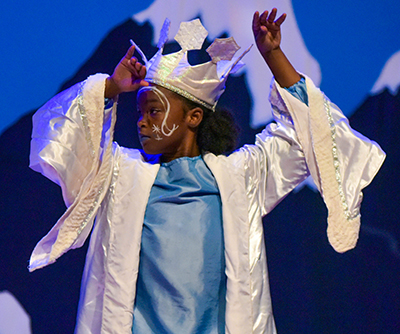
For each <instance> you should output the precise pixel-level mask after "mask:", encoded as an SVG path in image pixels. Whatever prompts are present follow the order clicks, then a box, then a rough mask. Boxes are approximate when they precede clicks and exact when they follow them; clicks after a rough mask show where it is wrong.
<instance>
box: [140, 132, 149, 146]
mask: <svg viewBox="0 0 400 334" xmlns="http://www.w3.org/2000/svg"><path fill="white" fill-rule="evenodd" d="M150 138H151V137H150V136H146V135H144V134H139V139H140V142H141V143H142V144H143V143H144V142H145V141H147V140H149V139H150Z"/></svg>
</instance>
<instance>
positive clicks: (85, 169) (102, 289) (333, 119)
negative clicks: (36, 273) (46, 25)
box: [30, 74, 384, 334]
mask: <svg viewBox="0 0 400 334" xmlns="http://www.w3.org/2000/svg"><path fill="white" fill-rule="evenodd" d="M105 78H106V76H105V75H101V74H97V75H95V76H92V77H89V78H88V79H87V80H86V81H85V82H84V83H80V84H77V85H75V86H73V87H71V88H70V89H68V90H66V91H64V92H62V93H60V94H58V95H57V96H56V97H54V98H53V99H52V100H50V101H49V102H48V103H47V104H45V105H44V106H43V107H42V108H41V109H40V110H38V112H37V113H36V114H35V116H34V120H33V121H34V129H33V135H32V144H31V165H30V166H31V168H33V169H34V170H36V171H39V172H41V173H42V174H44V175H45V176H47V177H48V178H50V179H51V180H53V181H54V182H56V183H58V184H59V185H60V186H61V187H62V192H63V197H64V200H65V203H66V205H67V207H68V208H67V210H66V212H65V214H64V215H63V216H62V217H61V218H60V220H59V221H58V222H57V224H56V225H55V226H54V227H53V229H52V230H51V231H50V232H49V233H48V234H47V235H46V236H45V237H44V238H43V239H42V240H41V241H40V242H39V243H38V245H37V246H36V248H35V250H34V252H33V254H32V257H31V262H30V270H35V269H38V268H41V267H43V266H46V265H48V264H50V263H53V262H54V261H55V260H56V259H57V258H58V257H60V256H61V255H62V254H64V253H65V252H67V251H68V250H69V249H72V248H77V247H80V246H82V245H83V243H84V241H85V240H86V238H87V236H88V235H89V233H90V231H91V230H92V227H93V231H92V235H91V239H90V246H89V250H88V254H87V259H86V265H85V271H84V275H83V280H82V289H81V299H80V305H79V312H78V319H77V327H76V333H79V334H82V333H87V334H89V333H118V334H121V333H131V327H132V314H133V305H134V300H135V292H136V291H135V288H136V279H137V274H138V265H139V252H140V244H141V232H142V224H143V218H144V213H145V209H146V205H147V200H148V197H149V194H150V190H151V187H152V185H153V183H154V180H155V177H156V175H157V172H158V169H159V164H158V163H157V162H156V161H155V162H146V161H145V160H144V158H143V156H142V155H141V153H140V151H138V150H133V149H127V148H122V147H120V146H118V145H117V144H116V143H113V142H112V139H113V129H114V123H115V117H116V103H115V104H114V106H113V107H112V108H109V109H106V110H104V80H105ZM306 84H307V94H308V98H309V107H307V106H306V105H305V104H304V103H302V102H301V101H299V100H298V99H296V98H294V97H293V96H292V95H291V94H290V93H289V92H287V91H286V90H284V89H282V88H281V87H279V85H278V84H277V83H274V84H273V86H272V89H271V95H270V100H271V103H272V106H273V110H274V115H275V120H276V123H272V124H270V125H268V126H267V128H266V129H265V130H264V131H263V132H262V133H261V134H259V135H258V136H257V138H256V143H255V144H254V145H246V146H244V147H243V148H241V149H239V150H237V151H235V152H234V153H232V154H231V155H229V156H228V157H225V156H215V155H213V154H210V153H207V154H205V155H204V161H205V162H206V164H207V166H208V167H209V168H210V170H211V172H212V173H213V175H214V177H215V179H216V181H217V185H218V188H219V191H220V194H221V200H222V215H223V229H224V246H225V259H226V276H227V294H226V316H225V318H226V333H227V334H228V333H231V334H234V333H238V334H243V333H246V334H247V333H267V334H272V333H275V332H276V330H275V325H274V320H273V316H272V307H271V298H270V293H269V283H268V273H267V262H266V252H265V245H264V239H263V226H262V217H263V216H264V215H266V214H267V213H268V212H270V211H271V210H272V209H273V208H274V207H275V206H276V205H277V204H278V203H279V202H280V201H281V200H282V199H283V198H284V197H285V196H286V195H287V194H288V193H289V192H290V191H291V190H292V189H293V188H294V187H295V186H296V185H298V184H299V183H300V182H301V181H303V180H304V179H305V178H306V177H307V176H308V175H309V174H311V175H312V177H313V179H314V181H315V183H316V185H317V187H318V188H319V190H320V191H321V193H322V196H323V198H324V200H325V203H326V205H327V207H328V211H329V217H328V237H329V241H330V242H331V244H332V246H333V247H334V248H335V249H336V250H337V251H340V252H343V251H346V250H348V249H350V248H353V247H354V246H355V243H356V241H357V237H358V231H359V224H360V221H359V219H360V217H359V210H360V204H361V199H362V193H361V190H362V189H363V188H364V187H365V186H367V185H368V184H369V183H370V182H371V180H372V178H373V177H374V175H375V174H376V173H377V171H378V169H379V167H380V165H381V164H382V162H383V160H384V153H383V152H382V150H381V149H380V148H379V146H378V145H377V144H376V143H374V142H372V141H370V140H368V139H367V138H365V137H363V136H362V135H360V134H359V133H357V132H355V131H354V130H352V129H351V128H350V127H349V124H348V121H347V119H346V118H345V117H344V116H343V114H342V113H341V112H340V111H339V109H338V108H337V107H336V106H335V105H333V104H332V103H330V101H329V100H328V99H327V98H326V97H325V96H324V95H323V94H322V93H321V92H320V91H319V89H317V88H315V87H314V85H313V83H312V82H311V80H310V79H308V78H306ZM95 217H96V221H95V223H94V224H93V222H94V218H95Z"/></svg>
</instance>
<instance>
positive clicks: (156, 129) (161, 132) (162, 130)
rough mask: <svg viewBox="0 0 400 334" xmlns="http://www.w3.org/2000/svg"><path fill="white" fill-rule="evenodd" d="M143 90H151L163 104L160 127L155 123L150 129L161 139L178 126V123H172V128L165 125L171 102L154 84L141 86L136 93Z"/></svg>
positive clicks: (170, 133) (169, 134)
mask: <svg viewBox="0 0 400 334" xmlns="http://www.w3.org/2000/svg"><path fill="white" fill-rule="evenodd" d="M145 91H152V92H153V93H154V94H156V96H157V97H158V99H159V100H160V102H161V104H162V105H163V108H164V110H165V116H164V119H163V121H162V123H161V128H160V127H158V126H157V125H155V124H153V128H152V131H153V132H154V133H155V134H156V137H155V138H156V140H162V139H163V137H162V136H165V137H169V136H171V135H172V134H173V133H174V132H175V130H176V129H177V128H178V127H179V125H176V124H173V125H172V129H170V128H169V127H168V125H167V119H168V115H169V112H170V109H171V104H170V103H169V100H168V98H167V97H166V96H165V94H164V93H163V92H162V91H161V90H159V89H158V88H157V87H155V86H147V87H142V88H140V90H139V92H138V94H140V93H141V92H145Z"/></svg>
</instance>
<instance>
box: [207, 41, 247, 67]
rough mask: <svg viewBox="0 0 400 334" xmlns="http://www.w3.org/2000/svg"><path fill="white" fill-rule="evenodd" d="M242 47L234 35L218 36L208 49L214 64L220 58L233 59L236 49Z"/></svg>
mask: <svg viewBox="0 0 400 334" xmlns="http://www.w3.org/2000/svg"><path fill="white" fill-rule="evenodd" d="M239 49H240V46H239V45H237V43H236V41H235V40H234V38H233V37H229V38H216V39H215V41H214V42H213V43H212V44H211V45H210V46H209V47H208V49H207V50H206V51H207V52H208V54H209V55H210V57H211V59H212V62H213V63H214V64H216V63H218V62H219V61H220V60H231V59H232V58H233V56H234V55H235V53H236V51H237V50H239Z"/></svg>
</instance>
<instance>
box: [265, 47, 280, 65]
mask: <svg viewBox="0 0 400 334" xmlns="http://www.w3.org/2000/svg"><path fill="white" fill-rule="evenodd" d="M282 53H283V52H282V49H281V47H280V46H277V47H276V48H274V49H272V50H269V51H266V52H262V56H263V58H264V59H265V60H266V61H269V60H270V59H274V58H277V57H279V56H281V55H282Z"/></svg>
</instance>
